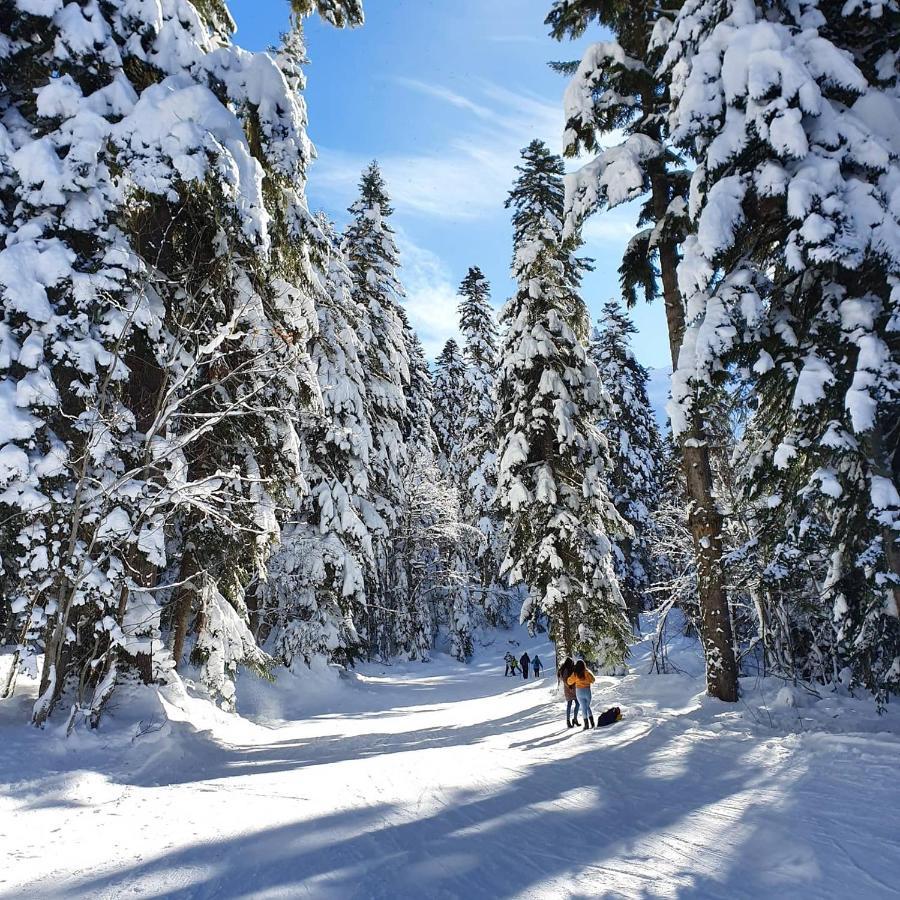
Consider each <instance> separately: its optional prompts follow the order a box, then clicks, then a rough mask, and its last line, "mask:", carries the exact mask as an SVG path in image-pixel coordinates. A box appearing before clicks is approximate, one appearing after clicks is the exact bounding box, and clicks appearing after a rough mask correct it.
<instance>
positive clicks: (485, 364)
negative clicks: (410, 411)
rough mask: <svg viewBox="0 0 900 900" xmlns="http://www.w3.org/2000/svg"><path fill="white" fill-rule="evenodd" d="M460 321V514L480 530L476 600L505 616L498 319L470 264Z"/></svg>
mask: <svg viewBox="0 0 900 900" xmlns="http://www.w3.org/2000/svg"><path fill="white" fill-rule="evenodd" d="M459 293H460V295H461V297H462V299H461V301H460V303H459V327H460V331H461V332H462V333H463V336H464V338H465V347H464V354H465V361H466V390H465V415H464V417H463V422H462V427H461V429H460V437H459V441H458V444H457V450H456V455H455V457H454V459H453V466H454V471H455V472H456V473H457V478H458V484H459V489H460V492H461V505H462V510H463V517H464V519H465V521H466V523H468V525H469V526H471V527H473V528H475V529H477V530H478V531H479V532H480V533H481V536H482V537H481V540H480V541H479V542H478V545H477V551H476V558H475V559H474V560H473V565H472V566H471V568H472V569H473V574H475V573H476V572H477V580H478V597H479V605H480V607H481V608H482V610H483V611H484V614H485V616H486V618H487V621H488V622H490V623H491V624H494V625H496V624H500V623H501V622H503V621H504V620H505V617H506V606H507V599H508V595H507V592H506V590H505V589H504V587H503V586H502V584H501V583H500V578H499V573H500V565H501V563H502V560H503V557H504V555H505V553H504V550H503V547H502V522H501V521H500V519H499V516H498V513H497V509H496V507H495V505H494V497H495V495H496V492H497V439H496V434H495V423H496V412H497V404H496V398H495V385H494V380H495V377H496V372H497V364H498V352H497V325H496V322H495V320H494V311H493V309H492V308H491V304H490V285H489V284H488V282H487V279H486V278H485V277H484V274H483V273H482V271H481V269H479V268H478V267H477V266H473V267H472V268H470V269H469V271H468V272H467V273H466V277H465V278H464V279H463V281H462V284H461V285H460V288H459Z"/></svg>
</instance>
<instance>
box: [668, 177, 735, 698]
mask: <svg viewBox="0 0 900 900" xmlns="http://www.w3.org/2000/svg"><path fill="white" fill-rule="evenodd" d="M658 165H659V167H660V171H658V172H655V173H654V174H653V175H652V176H651V186H652V191H653V211H654V214H655V216H656V220H657V221H661V220H662V218H663V217H664V216H665V213H666V209H667V208H668V205H669V192H668V188H667V184H666V174H665V170H664V169H663V165H664V164H663V162H662V160H660V161H659V163H658ZM659 268H660V276H661V281H662V287H663V299H664V302H665V309H666V323H667V325H668V329H669V352H670V353H671V356H672V369H673V371H674V369H675V368H676V367H677V366H678V354H679V351H680V350H681V342H682V339H683V337H684V326H685V323H684V305H683V303H682V299H681V294H680V292H679V290H678V281H677V278H676V273H677V269H678V251H677V249H676V247H675V246H674V244H673V243H672V242H671V241H664V242H663V243H662V244H660V246H659ZM680 445H681V454H682V465H683V467H684V476H685V482H686V485H687V493H688V498H689V500H690V504H691V506H690V515H689V523H690V528H691V535H692V536H693V539H694V555H695V558H696V560H697V573H698V578H697V588H698V594H699V603H700V623H701V635H700V637H701V641H702V642H703V653H704V656H705V658H706V690H707V693H708V694H709V695H710V696H712V697H717V698H718V699H719V700H725V701H727V702H729V703H734V702H735V701H736V700H737V662H736V660H735V656H734V638H733V632H732V628H731V613H730V610H729V609H728V596H727V594H726V591H725V584H724V579H723V577H722V515H721V513H720V512H719V510H718V508H717V506H716V501H715V497H714V496H713V479H712V469H711V467H710V463H709V443H708V441H707V439H706V435H705V434H704V433H703V429H702V427H701V426H700V424H699V423H698V422H697V421H696V419H695V420H694V421H693V422H692V423H691V427H690V428H689V430H688V431H687V433H686V434H684V435H682V438H681V442H680Z"/></svg>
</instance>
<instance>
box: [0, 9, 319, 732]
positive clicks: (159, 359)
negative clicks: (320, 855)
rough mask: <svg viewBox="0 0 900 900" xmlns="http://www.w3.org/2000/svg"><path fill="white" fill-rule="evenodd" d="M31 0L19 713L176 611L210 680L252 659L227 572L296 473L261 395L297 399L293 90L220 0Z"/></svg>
mask: <svg viewBox="0 0 900 900" xmlns="http://www.w3.org/2000/svg"><path fill="white" fill-rule="evenodd" d="M36 10H38V11H36ZM53 12H54V11H53V9H51V8H50V6H48V7H47V12H46V14H44V13H43V12H42V11H40V10H39V7H38V6H36V5H34V4H29V6H28V9H27V10H25V11H22V10H14V9H13V8H12V5H11V4H4V5H3V7H2V11H0V16H2V17H3V28H4V33H5V34H7V35H11V36H12V40H11V41H9V42H7V43H5V44H4V49H3V51H2V53H3V56H4V59H3V66H4V87H5V91H4V94H3V99H2V100H0V103H3V104H4V109H3V115H4V121H5V122H6V123H9V124H11V125H12V126H13V130H12V131H11V132H10V131H7V134H9V135H10V136H11V139H12V147H13V150H14V151H15V152H14V153H13V154H12V155H10V156H9V157H8V162H7V163H6V164H5V165H4V170H3V177H2V187H0V190H3V192H4V210H5V212H4V216H5V219H4V222H3V225H4V233H3V243H2V246H0V285H2V291H3V295H4V303H3V309H4V319H5V321H4V325H3V328H2V332H3V334H4V335H5V336H6V337H5V338H4V345H5V346H4V353H3V366H4V367H5V373H4V374H5V380H4V382H3V383H4V384H6V385H7V399H8V400H9V399H10V398H11V397H12V396H15V397H16V401H15V403H16V408H17V409H19V410H21V414H15V415H14V414H13V407H12V406H9V410H8V412H9V414H8V415H5V416H4V418H5V420H6V421H7V422H8V423H10V424H11V427H10V428H9V429H7V432H6V433H4V438H6V439H5V440H4V441H3V444H4V446H3V448H2V450H0V454H2V456H3V458H4V460H5V461H7V462H12V463H14V465H13V466H12V467H11V468H10V467H9V466H6V468H5V470H4V480H5V485H6V488H7V491H6V493H5V494H4V497H3V503H4V504H5V505H6V506H7V507H9V511H10V513H12V515H9V516H5V518H6V520H7V522H14V523H15V524H14V525H12V526H8V530H7V533H6V534H5V535H4V539H7V538H8V539H9V543H7V545H6V546H4V548H3V550H4V557H5V559H6V560H7V561H12V560H15V563H14V564H13V565H12V566H10V565H7V566H6V567H5V568H6V573H5V576H6V577H5V580H4V584H3V591H4V595H3V601H2V602H3V605H4V608H5V610H8V611H9V612H8V613H7V634H8V635H9V636H11V637H12V638H14V640H15V642H16V644H17V647H18V649H17V656H18V661H19V663H20V664H23V665H28V664H29V661H30V660H33V659H34V657H35V656H36V655H37V654H38V653H41V652H43V655H44V667H43V672H42V679H41V698H40V700H39V702H38V704H37V705H36V706H35V711H34V716H35V721H36V722H37V723H39V724H40V723H42V722H43V721H44V720H45V719H46V718H47V716H49V715H50V714H51V712H52V710H53V708H54V707H55V706H56V705H57V704H58V702H59V701H60V699H61V697H62V696H63V693H64V692H65V691H68V690H70V689H71V693H72V695H73V700H74V701H75V702H74V703H73V705H72V707H71V708H72V715H71V717H70V726H71V725H74V724H75V723H76V722H77V721H78V719H79V717H81V716H83V717H84V718H85V719H87V720H88V721H90V723H91V724H96V722H97V720H98V717H99V715H100V711H101V709H102V707H103V705H104V703H105V702H106V700H107V699H108V698H109V696H110V695H111V693H112V691H113V689H114V688H115V686H116V684H117V683H118V681H119V680H120V679H121V678H122V677H126V676H130V674H131V673H136V674H137V675H138V676H139V677H140V678H141V679H142V680H144V681H148V682H149V681H151V680H155V679H158V678H165V677H167V672H168V669H169V668H170V667H171V665H172V664H173V663H176V662H177V661H179V660H180V658H181V655H182V648H183V646H184V641H185V637H186V635H187V633H188V631H189V629H190V630H192V631H193V634H194V636H195V638H196V639H195V641H194V655H195V659H196V661H197V662H198V664H199V665H200V666H201V678H202V680H203V681H204V682H205V683H206V684H207V686H208V687H209V689H210V691H211V693H212V694H214V695H215V696H217V697H219V698H220V699H222V700H223V701H224V702H225V703H226V704H230V703H231V701H232V699H233V687H232V686H231V683H230V677H231V676H232V675H233V674H234V671H235V670H236V667H237V665H238V664H240V663H245V664H249V665H251V666H254V667H259V668H262V667H266V666H267V665H268V660H267V658H266V657H265V655H264V654H262V653H261V652H260V651H259V650H258V648H257V647H256V646H255V642H254V640H253V636H252V634H251V633H250V631H249V628H248V621H247V610H246V607H245V605H244V599H243V591H244V587H245V586H246V584H247V583H248V582H249V581H250V580H251V579H252V578H253V577H254V575H255V574H256V573H258V572H259V571H261V570H262V568H263V567H264V564H265V560H266V557H267V555H268V553H269V550H270V547H271V545H272V543H273V542H274V541H275V540H276V539H277V534H278V524H277V519H276V515H275V510H276V507H277V506H278V504H279V503H280V502H282V499H283V497H284V494H285V491H286V490H287V488H288V486H289V485H291V484H293V483H296V482H297V479H298V467H299V462H300V459H299V453H298V452H297V448H298V446H299V441H298V439H297V435H296V431H295V428H294V423H293V421H292V420H291V416H289V415H288V414H287V413H286V411H287V410H291V411H294V412H296V411H299V410H302V409H303V408H305V407H307V406H310V407H311V406H314V405H315V402H314V401H315V396H314V395H315V391H314V388H313V385H312V383H311V378H310V377H309V376H310V375H311V372H310V369H309V356H308V353H307V350H306V346H307V343H308V341H309V339H310V336H311V334H312V331H313V329H314V326H315V322H314V312H313V310H312V308H311V306H310V303H309V297H310V293H309V290H308V285H307V281H308V278H309V271H308V266H307V254H306V251H305V249H304V246H303V244H302V241H301V242H300V243H299V244H298V242H297V240H296V237H297V235H296V232H295V228H296V224H297V222H298V221H299V220H301V219H302V218H303V216H304V210H305V206H304V200H303V197H302V189H303V177H304V172H305V167H306V164H307V163H308V160H309V153H310V148H309V144H308V141H307V140H306V136H305V132H304V124H305V117H304V110H303V106H302V101H301V100H300V99H299V97H297V96H295V95H294V94H293V93H292V89H291V87H290V85H289V83H288V82H289V79H286V77H285V74H283V70H282V69H280V68H279V65H278V63H277V61H276V60H275V59H273V58H272V57H270V56H267V55H264V54H248V53H245V52H243V51H240V50H238V49H237V48H234V47H233V46H231V44H230V43H229V38H228V35H229V32H230V31H231V30H232V29H233V27H234V26H233V22H232V21H231V18H230V16H229V14H228V12H227V8H226V7H225V5H224V4H222V3H214V4H203V5H202V7H201V6H199V5H197V6H195V5H194V4H193V3H190V2H187V0H173V2H172V3H168V4H166V5H165V7H164V8H158V7H157V6H154V5H146V4H145V5H138V6H135V5H134V4H126V3H124V2H110V3H105V4H102V5H101V6H97V5H95V4H86V5H83V6H82V5H79V4H69V5H68V6H67V7H66V15H58V16H57V15H53ZM88 33H89V34H90V35H91V36H92V37H91V40H90V41H86V40H84V35H85V34H88ZM46 323H52V328H51V327H48V325H47V324H46ZM10 391H12V394H10ZM16 532H20V534H17V533H16ZM11 548H18V549H15V550H12V552H10V550H11ZM173 583H174V586H173ZM163 607H164V608H165V609H166V610H167V611H168V613H167V615H166V616H165V617H161V612H162V609H163ZM161 626H166V627H169V628H170V629H171V636H172V642H173V646H172V650H173V655H172V656H169V655H168V654H167V653H166V652H164V651H161V649H160V648H161V642H160V637H161V634H160V628H161ZM151 647H152V648H153V652H152V655H151V652H150V651H151ZM13 671H14V670H13ZM11 681H12V676H11V679H10V682H9V683H7V684H6V685H5V686H4V688H3V690H4V692H8V691H9V690H10V689H11V687H12V683H11Z"/></svg>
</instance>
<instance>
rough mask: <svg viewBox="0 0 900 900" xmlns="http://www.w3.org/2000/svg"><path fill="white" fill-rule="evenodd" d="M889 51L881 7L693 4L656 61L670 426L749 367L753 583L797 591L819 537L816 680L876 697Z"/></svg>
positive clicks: (882, 684) (893, 155)
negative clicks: (764, 577) (663, 106)
mask: <svg viewBox="0 0 900 900" xmlns="http://www.w3.org/2000/svg"><path fill="white" fill-rule="evenodd" d="M898 40H900V10H898V9H897V7H896V6H895V5H890V6H881V5H879V6H877V7H876V6H872V5H869V4H839V3H831V2H824V0H823V2H808V3H803V4H801V5H799V6H798V5H796V4H789V3H782V2H771V3H768V4H766V9H765V11H764V13H763V11H761V10H759V9H757V8H756V7H754V6H753V5H752V4H749V3H745V2H728V3H722V2H702V0H694V2H690V3H687V4H686V5H685V6H684V8H683V10H682V12H681V14H680V15H679V18H678V21H677V23H676V28H675V31H674V34H673V36H672V42H671V45H670V48H669V51H668V54H667V58H666V60H665V63H666V65H667V66H668V68H669V69H670V70H671V71H672V72H673V73H677V79H676V80H675V81H674V84H675V86H676V92H675V101H676V102H675V105H674V109H673V113H672V121H673V123H674V125H675V137H676V138H677V140H678V141H679V142H681V143H682V144H683V145H684V146H685V147H689V148H690V149H691V151H692V152H693V153H694V154H695V155H696V156H697V158H698V159H699V160H700V161H701V165H699V166H698V168H697V170H696V172H695V174H694V177H693V181H692V196H691V206H692V210H693V211H694V215H695V218H696V236H694V237H692V238H691V239H689V241H688V242H687V243H686V245H685V259H684V261H683V263H682V265H681V268H680V272H679V278H680V281H681V283H682V285H683V287H684V290H685V294H686V299H687V302H688V315H689V320H690V327H689V330H688V333H687V335H686V337H685V341H684V350H683V352H682V356H681V359H680V362H679V369H678V371H677V372H676V378H675V381H674V386H673V410H672V411H673V414H674V419H673V424H674V425H675V427H676V428H678V429H679V430H682V431H683V430H684V428H685V418H686V417H687V416H689V415H690V414H691V413H692V411H693V409H694V407H695V404H696V403H697V400H698V398H700V399H701V400H702V397H703V395H704V393H705V392H707V391H708V390H709V388H708V385H709V384H710V383H714V382H715V381H716V380H717V379H718V378H720V377H721V376H720V374H719V373H721V372H722V371H723V368H724V367H726V366H728V365H729V364H733V363H734V364H739V365H742V366H744V367H746V370H747V371H752V373H753V377H754V380H755V389H756V396H757V398H758V404H759V406H758V411H757V413H756V415H755V417H754V420H753V422H752V425H751V428H750V430H749V432H748V440H749V441H750V442H751V445H750V446H749V447H748V458H749V463H748V471H747V476H746V485H747V491H748V495H749V496H750V498H751V499H752V500H753V501H755V502H756V504H757V506H758V508H759V511H760V512H759V517H760V528H759V534H760V540H761V541H762V542H763V545H764V547H763V549H764V554H765V555H766V556H768V558H769V560H770V567H769V572H770V575H771V579H772V581H771V583H770V585H769V588H770V590H771V591H772V593H773V594H775V595H777V594H778V592H779V590H780V586H781V585H782V584H785V581H786V579H787V581H788V582H793V584H788V585H787V586H788V587H790V588H791V589H790V590H789V592H788V593H789V595H793V596H796V588H797V584H796V581H797V577H798V575H797V573H796V572H795V571H794V570H795V568H796V566H795V564H792V561H796V560H799V559H801V558H805V557H806V556H807V553H808V551H809V550H810V549H811V547H813V545H816V550H815V552H814V553H813V563H812V565H811V567H810V570H809V571H810V581H811V582H812V583H814V584H815V585H816V589H815V597H814V598H812V599H814V601H815V603H816V604H818V606H819V611H818V619H819V622H820V623H823V624H824V623H828V622H833V623H834V628H835V633H834V638H833V640H828V641H826V649H827V648H830V650H829V652H833V653H834V654H835V658H834V662H833V665H832V666H831V667H827V666H826V667H823V668H830V670H831V672H830V673H826V676H825V677H827V678H830V677H833V673H835V672H838V671H840V669H841V668H842V667H844V666H847V667H849V669H850V671H851V672H852V676H853V679H854V680H856V681H858V682H861V683H863V684H865V685H866V686H867V687H868V688H870V689H871V690H873V691H875V692H876V694H877V695H878V697H879V698H880V699H883V698H884V697H885V696H886V695H887V693H888V692H892V691H896V690H897V689H898V688H900V674H898V673H900V620H898V600H900V553H898V543H897V541H898V527H900V519H898V516H900V496H898V492H897V482H898V467H900V463H898V455H897V435H898V433H900V419H898V415H900V412H898V411H900V403H898V400H900V395H898V384H900V380H898V374H900V372H898V364H900V356H898V352H897V342H896V338H895V332H896V329H897V327H898V326H897V323H898V321H900V287H898V285H900V280H898V278H900V217H898V213H897V210H896V204H895V203H894V202H893V201H892V199H891V198H892V196H893V195H894V194H895V188H894V187H893V186H894V185H895V184H896V183H897V179H898V178H900V164H898V151H897V147H896V145H895V144H893V143H892V141H893V136H892V135H891V133H890V131H889V129H888V127H887V126H886V124H885V123H886V121H888V119H889V118H890V115H894V116H896V114H897V112H896V111H897V109H898V99H897V85H898V75H897V68H896V65H895V62H896V47H897V45H898ZM761 60H765V62H764V64H762V63H760V61H761ZM758 63H760V64H758ZM786 73H789V77H788V74H786ZM820 559H821V560H822V562H821V563H819V562H817V560H820ZM800 577H805V576H800ZM808 606H809V604H807V608H806V609H803V608H801V609H796V610H789V612H788V616H787V620H786V621H785V622H783V623H773V621H772V617H771V616H770V617H769V619H770V622H769V624H770V625H773V624H774V625H776V626H777V627H779V628H780V627H784V628H787V629H793V628H794V627H795V623H796V622H802V621H804V619H806V620H807V621H808V612H809V609H808ZM823 630H827V628H826V629H822V628H821V627H820V626H818V625H815V624H813V626H812V627H811V629H810V630H809V631H808V632H807V635H806V636H805V637H804V638H803V641H804V642H812V641H816V640H819V639H820V638H819V636H818V635H819V633H820V632H821V631H823ZM788 637H789V636H788V635H783V636H782V637H781V641H782V643H784V642H786V640H787V639H788Z"/></svg>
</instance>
